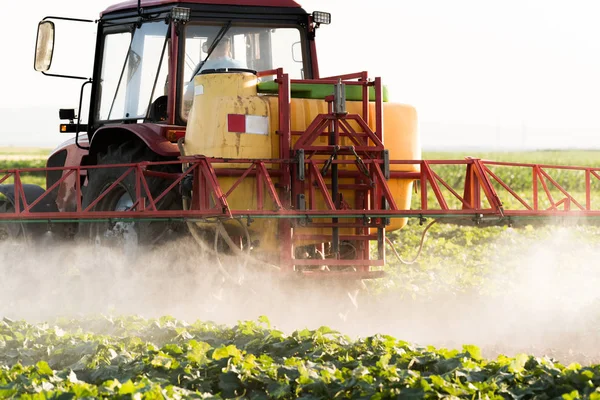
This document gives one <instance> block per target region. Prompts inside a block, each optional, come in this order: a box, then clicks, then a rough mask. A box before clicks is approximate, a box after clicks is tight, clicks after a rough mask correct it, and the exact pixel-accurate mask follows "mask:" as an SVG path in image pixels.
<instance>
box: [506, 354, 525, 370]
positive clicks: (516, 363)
mask: <svg viewBox="0 0 600 400" xmlns="http://www.w3.org/2000/svg"><path fill="white" fill-rule="evenodd" d="M527 360H529V356H528V355H527V354H517V355H516V356H515V358H514V359H513V361H512V362H511V363H510V365H509V366H508V370H509V371H510V372H513V373H520V372H522V371H523V370H524V369H525V364H526V363H527Z"/></svg>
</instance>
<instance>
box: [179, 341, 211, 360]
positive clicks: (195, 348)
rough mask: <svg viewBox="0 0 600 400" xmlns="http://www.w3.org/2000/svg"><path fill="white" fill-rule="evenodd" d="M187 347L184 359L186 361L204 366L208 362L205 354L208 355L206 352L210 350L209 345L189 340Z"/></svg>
mask: <svg viewBox="0 0 600 400" xmlns="http://www.w3.org/2000/svg"><path fill="white" fill-rule="evenodd" d="M188 346H189V349H188V351H187V353H186V358H187V359H188V361H191V362H194V363H196V364H204V363H206V362H207V361H208V357H207V356H206V353H208V351H209V350H210V349H211V348H212V347H211V345H210V344H208V343H206V342H197V341H195V340H190V341H189V342H188ZM213 355H214V354H213Z"/></svg>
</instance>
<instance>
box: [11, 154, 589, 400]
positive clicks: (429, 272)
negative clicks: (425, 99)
mask: <svg viewBox="0 0 600 400" xmlns="http://www.w3.org/2000/svg"><path fill="white" fill-rule="evenodd" d="M20 151H21V152H20ZM2 153H3V154H6V155H7V156H5V157H0V168H13V167H17V166H19V167H25V166H41V165H43V156H44V153H45V151H37V152H36V150H28V151H27V152H26V151H22V150H15V151H14V152H12V153H11V154H9V152H8V151H6V152H4V151H3V152H2ZM21 154H26V155H27V157H20V155H21ZM464 156H474V157H481V158H486V159H492V160H498V161H520V162H539V163H545V164H570V165H597V164H598V163H599V162H600V152H592V151H586V152H580V151H565V152H559V151H556V152H555V151H552V152H551V151H544V152H522V153H517V152H515V153H486V154H477V153H473V152H472V153H470V154H459V153H452V154H448V153H425V154H424V158H426V159H460V158H462V157H464ZM436 171H437V172H438V173H439V174H440V175H441V176H444V177H446V178H447V179H449V180H452V177H454V181H453V186H455V187H456V189H457V190H458V191H459V193H460V189H461V188H460V187H459V186H460V185H459V182H461V178H462V175H461V174H462V173H464V171H462V170H459V169H457V168H455V167H446V168H445V169H444V168H440V169H439V170H436ZM505 178H506V180H507V181H510V182H511V183H512V184H513V185H514V187H516V188H519V189H522V190H524V191H525V190H527V188H528V187H530V185H531V177H530V175H528V174H525V173H523V174H520V173H513V172H511V173H508V176H506V177H505ZM29 179H30V182H38V183H39V182H40V181H41V178H40V177H30V178H29ZM562 179H563V182H565V187H568V189H569V190H573V191H574V192H575V193H576V194H577V196H582V195H583V188H582V186H581V183H580V182H581V179H579V178H578V177H577V176H564V177H563V178H562ZM414 197H415V198H418V197H419V196H414ZM413 201H416V200H415V199H414V200H413ZM430 201H433V198H432V199H430ZM506 201H510V200H506ZM424 228H425V226H424V225H423V226H421V225H420V224H419V221H418V220H411V221H410V222H409V225H408V226H407V227H406V228H405V229H404V230H402V231H401V232H397V233H393V234H392V235H391V239H392V240H393V242H394V247H395V248H396V250H397V251H398V253H399V255H400V256H401V257H402V258H403V259H404V260H405V261H407V260H410V259H411V258H413V257H414V256H415V254H416V252H417V249H418V247H419V242H420V240H421V233H422V232H423V229H424ZM599 233H600V228H599V227H597V226H595V224H587V225H584V224H581V223H580V224H579V225H577V226H565V225H564V224H554V225H548V226H535V227H534V226H531V225H525V226H522V227H518V228H508V227H505V226H490V227H486V228H482V227H473V226H460V225H454V224H446V223H443V222H440V223H437V224H435V225H433V226H432V228H431V229H430V231H429V232H428V234H427V236H426V239H425V242H424V246H423V250H422V253H421V255H420V257H419V258H418V260H417V261H416V262H414V263H409V262H399V261H398V260H397V259H396V258H395V256H394V255H393V254H392V252H391V251H388V254H387V255H388V265H387V266H386V267H385V269H386V271H387V272H389V278H387V279H385V280H380V281H377V282H373V283H370V284H369V285H368V290H369V292H370V294H369V295H368V296H364V297H365V298H364V300H363V299H361V300H360V301H359V303H360V304H361V306H359V309H358V310H357V311H355V312H354V314H353V315H352V316H351V318H354V319H355V321H354V323H353V322H352V321H350V322H347V323H337V322H336V321H332V323H331V324H330V325H331V326H332V327H333V328H334V329H336V330H335V331H334V330H332V329H331V328H327V327H321V328H314V329H313V328H312V327H311V328H309V329H305V326H303V325H302V319H301V318H300V317H299V316H298V322H297V323H298V326H296V327H295V329H292V330H283V329H281V330H278V329H280V327H278V320H277V317H276V316H271V315H267V317H268V318H267V317H261V318H259V319H258V320H250V321H247V320H240V321H239V322H238V323H237V324H219V323H212V322H209V321H196V322H184V321H183V320H181V319H175V318H173V317H167V316H165V317H162V318H142V317H138V316H131V315H130V316H112V315H110V314H111V313H110V312H107V313H106V314H105V316H98V315H92V316H86V315H82V316H80V317H78V318H75V319H73V318H72V316H70V317H69V318H59V319H55V318H52V319H50V320H47V321H27V322H25V321H19V320H11V319H8V318H5V319H4V320H2V321H0V398H5V397H6V398H35V399H38V398H39V399H45V398H97V397H106V398H149V399H154V398H165V397H166V398H256V399H262V398H265V399H266V398H280V399H287V398H290V399H291V398H304V399H329V398H356V399H358V398H375V399H377V398H380V399H383V398H396V397H399V398H440V397H448V398H470V399H471V398H490V399H491V398H514V399H521V398H564V399H576V398H593V399H596V398H600V390H598V391H597V390H596V388H597V387H598V386H600V366H599V365H597V363H598V362H600V337H599V336H598V331H599V329H600V302H599V301H598V300H599V299H600V296H598V294H597V288H598V287H599V286H598V285H600V271H597V270H596V268H595V266H596V262H595V261H594V260H596V259H598V258H599V257H600V251H599V250H600V246H599V241H600V235H599ZM388 250H389V249H388ZM5 262H6V259H5ZM3 271H4V270H3ZM59 294H60V293H55V295H59ZM30 295H31V296H33V295H34V294H33V293H31V294H30ZM63 295H64V294H63ZM64 296H65V298H68V297H69V294H68V293H67V294H66V295H64ZM361 302H362V303H361ZM0 314H1V313H0ZM1 317H2V315H0V318H1ZM272 325H273V326H272ZM334 325H336V326H334ZM338 331H339V332H338Z"/></svg>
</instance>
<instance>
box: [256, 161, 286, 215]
mask: <svg viewBox="0 0 600 400" xmlns="http://www.w3.org/2000/svg"><path fill="white" fill-rule="evenodd" d="M256 169H257V170H258V171H259V172H260V174H259V176H261V177H262V178H263V179H264V180H265V182H266V184H267V190H268V191H269V195H270V196H271V200H273V203H275V207H276V209H277V210H281V209H282V208H283V204H282V203H281V200H279V196H278V195H277V190H276V189H275V184H274V183H273V181H272V180H271V177H270V176H269V171H267V168H266V167H265V164H264V163H263V162H262V161H258V162H257V163H256Z"/></svg>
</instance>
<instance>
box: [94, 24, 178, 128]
mask: <svg viewBox="0 0 600 400" xmlns="http://www.w3.org/2000/svg"><path fill="white" fill-rule="evenodd" d="M168 27H169V26H168V25H167V24H165V23H164V22H163V21H160V22H147V23H145V24H143V25H142V26H141V27H140V28H138V29H136V30H135V31H134V32H133V34H132V33H131V31H125V32H123V31H121V32H113V33H108V34H106V35H105V38H104V51H103V59H102V72H101V80H100V86H99V89H100V102H99V109H98V119H99V120H101V121H106V120H124V119H142V118H145V117H146V116H147V113H148V107H149V106H150V104H152V103H153V102H155V101H156V100H157V99H158V98H160V97H164V96H165V95H166V92H165V91H166V82H167V75H168V67H167V63H168V56H167V52H168V46H167V32H168Z"/></svg>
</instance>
